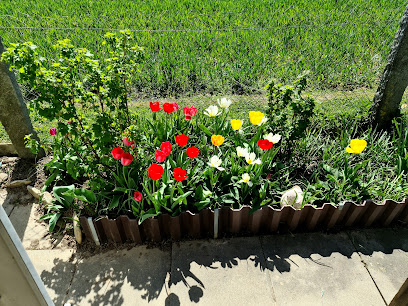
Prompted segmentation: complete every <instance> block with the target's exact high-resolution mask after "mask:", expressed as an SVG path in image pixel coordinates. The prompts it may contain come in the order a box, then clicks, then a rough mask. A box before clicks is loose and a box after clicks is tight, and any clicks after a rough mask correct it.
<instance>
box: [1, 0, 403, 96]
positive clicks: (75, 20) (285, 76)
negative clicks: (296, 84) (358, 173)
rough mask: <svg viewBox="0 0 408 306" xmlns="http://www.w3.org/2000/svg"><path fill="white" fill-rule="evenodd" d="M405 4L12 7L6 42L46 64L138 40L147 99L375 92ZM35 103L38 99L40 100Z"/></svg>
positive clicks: (141, 91)
mask: <svg viewBox="0 0 408 306" xmlns="http://www.w3.org/2000/svg"><path fill="white" fill-rule="evenodd" d="M405 5H406V2H405V1H403V0H392V1H378V0H369V1H366V0H364V1H363V0H354V1H345V0H341V1H325V2H324V3H322V1H317V0H311V1H303V0H298V1H289V0H285V1H274V2H271V1H264V0H256V1H252V0H239V1H231V0H229V1H197V0H189V1H181V2H177V1H173V0H164V1H142V2H140V1H139V2H129V1H119V0H112V1H109V2H106V1H101V0H97V1H91V2H90V1H85V0H78V1H63V2H58V3H57V2H55V1H50V0H42V1H21V0H17V1H10V0H3V1H2V5H1V6H0V28H1V29H2V40H3V42H4V43H5V44H6V45H8V44H9V43H12V42H15V41H19V42H22V41H33V42H35V43H36V44H37V45H38V46H40V47H41V48H42V50H44V54H43V55H44V56H46V57H47V58H53V59H55V58H56V55H57V53H56V52H55V51H54V50H53V48H52V44H53V42H54V41H56V40H62V39H65V38H69V39H70V40H71V42H72V43H73V44H74V45H76V46H83V47H86V48H87V49H89V50H90V52H91V53H93V54H95V55H96V56H100V55H101V54H103V52H100V51H101V48H102V49H103V47H102V45H101V43H102V40H103V39H102V36H103V35H101V33H104V32H106V31H109V29H126V28H128V29H131V30H132V31H135V32H134V34H135V36H136V38H137V42H138V44H139V45H141V46H144V47H145V49H146V50H148V52H147V53H146V59H145V61H144V66H145V67H144V69H143V70H142V71H141V73H140V74H137V75H135V76H134V78H133V80H132V83H133V86H134V88H135V91H136V93H137V94H138V95H144V96H147V97H149V98H150V97H153V96H160V97H163V96H169V95H172V96H178V95H196V94H198V93H202V94H207V93H209V94H248V93H250V94H252V93H258V92H259V90H262V88H263V87H264V86H265V85H266V84H267V83H268V82H269V78H270V77H271V76H274V77H275V78H277V79H279V80H282V81H284V82H290V81H291V80H293V79H295V78H296V76H297V75H299V74H300V73H301V72H303V71H304V70H310V71H311V78H310V81H309V86H310V87H311V88H313V89H315V90H316V89H320V90H322V89H326V90H327V89H333V88H340V89H344V88H348V89H350V88H357V87H358V88H359V87H364V88H365V89H367V88H371V87H372V86H373V85H374V84H375V82H376V80H377V79H378V77H379V75H380V73H381V72H382V69H383V63H384V61H385V60H386V57H387V55H388V52H389V49H390V46H391V43H392V38H393V37H394V34H395V32H396V30H397V28H398V24H399V19H400V17H401V14H402V12H403V10H404V7H405ZM34 95H35V93H34Z"/></svg>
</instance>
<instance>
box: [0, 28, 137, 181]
mask: <svg viewBox="0 0 408 306" xmlns="http://www.w3.org/2000/svg"><path fill="white" fill-rule="evenodd" d="M53 48H54V50H55V52H56V53H57V54H58V56H57V58H56V59H55V60H47V59H45V58H44V57H41V56H40V55H39V53H38V52H37V47H36V46H35V45H34V44H33V43H31V42H27V43H22V44H11V46H10V47H8V48H7V49H6V51H5V52H4V53H3V55H2V60H4V61H6V62H8V63H9V64H10V66H11V68H12V69H15V70H17V71H18V73H19V76H20V80H21V81H22V82H24V83H26V84H28V85H29V86H30V88H32V89H33V90H35V91H36V92H37V93H38V95H37V97H36V98H35V99H34V100H32V101H31V102H30V106H31V107H30V110H32V111H34V112H35V114H34V115H35V116H36V115H37V114H38V115H39V116H41V117H42V118H43V119H46V120H50V121H55V122H56V129H57V131H58V134H57V135H56V136H55V137H54V139H53V140H52V141H51V143H48V144H41V145H40V146H43V147H44V148H48V149H49V150H50V149H52V152H53V157H54V159H53V161H52V162H51V163H49V164H48V167H49V169H50V170H52V171H57V172H58V173H68V174H69V175H70V176H71V177H72V178H73V179H75V180H77V179H79V178H81V177H88V178H93V177H95V176H98V175H99V176H100V175H102V173H103V172H106V171H108V170H109V169H111V166H112V165H111V163H110V162H109V160H107V159H106V158H104V156H106V155H107V154H109V152H110V150H111V147H112V144H113V143H114V142H115V141H116V139H117V138H119V137H120V136H121V134H122V132H123V131H124V130H125V129H126V127H127V126H128V125H130V121H131V115H130V113H129V109H128V100H129V91H130V90H131V87H130V86H131V84H130V83H131V78H132V77H133V76H134V75H135V74H137V73H139V72H140V64H141V63H142V60H143V56H142V54H143V49H142V48H141V47H139V46H137V45H136V44H135V42H134V40H133V38H132V36H131V35H130V32H129V31H128V30H127V31H121V32H120V33H119V34H115V33H107V34H106V35H105V40H104V42H103V54H104V60H102V61H100V60H97V59H95V58H94V56H93V54H92V53H91V52H90V51H89V50H87V49H84V48H75V47H74V46H73V44H72V43H71V42H70V40H68V39H64V40H60V41H58V42H57V44H55V45H54V46H53ZM54 127H55V126H54ZM27 142H28V144H29V146H30V147H31V148H32V149H33V150H34V151H35V150H38V149H39V145H38V144H36V143H34V142H33V140H32V139H31V138H28V139H27Z"/></svg>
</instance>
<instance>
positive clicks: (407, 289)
mask: <svg viewBox="0 0 408 306" xmlns="http://www.w3.org/2000/svg"><path fill="white" fill-rule="evenodd" d="M400 305H408V278H407V279H406V280H405V283H404V284H403V285H402V286H401V288H400V290H399V291H398V292H397V294H396V295H395V296H394V298H393V299H392V301H391V303H390V306H400Z"/></svg>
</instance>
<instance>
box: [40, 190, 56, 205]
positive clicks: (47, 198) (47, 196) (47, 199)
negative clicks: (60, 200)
mask: <svg viewBox="0 0 408 306" xmlns="http://www.w3.org/2000/svg"><path fill="white" fill-rule="evenodd" d="M52 202H54V198H53V197H52V195H51V193H49V192H48V191H46V192H44V193H43V194H42V198H41V203H42V204H44V205H46V206H47V205H50V204H52Z"/></svg>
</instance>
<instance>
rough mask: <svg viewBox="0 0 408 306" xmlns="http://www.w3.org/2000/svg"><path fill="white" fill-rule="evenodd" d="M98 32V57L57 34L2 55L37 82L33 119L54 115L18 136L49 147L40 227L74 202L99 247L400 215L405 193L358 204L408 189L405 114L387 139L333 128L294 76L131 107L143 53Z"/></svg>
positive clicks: (349, 127) (355, 127) (121, 38)
mask: <svg viewBox="0 0 408 306" xmlns="http://www.w3.org/2000/svg"><path fill="white" fill-rule="evenodd" d="M105 38H106V41H105V44H104V45H103V46H104V47H102V48H101V52H103V51H105V54H103V55H104V56H101V58H104V59H103V60H98V59H96V58H95V56H94V55H93V54H92V53H91V52H89V51H88V50H86V49H83V48H75V47H74V46H73V45H71V43H70V41H69V40H63V41H59V42H58V43H57V44H56V45H55V49H56V51H57V52H59V54H60V56H59V59H58V61H56V62H49V61H47V60H45V59H44V58H42V57H40V56H39V54H38V53H37V51H36V46H34V45H33V44H31V43H25V44H15V45H12V47H10V48H8V49H7V51H6V52H4V54H3V59H4V60H6V61H8V62H9V63H10V64H11V66H12V67H13V68H16V69H17V70H18V71H19V73H20V79H21V80H22V81H25V82H27V83H28V85H29V86H31V87H32V88H33V89H35V90H36V91H37V93H38V95H37V98H36V99H35V100H33V101H31V102H30V110H31V111H32V112H33V114H34V115H35V116H40V117H41V118H45V119H48V120H51V121H53V122H57V123H56V124H57V126H56V127H54V128H52V129H50V135H49V139H48V140H45V141H43V142H41V143H38V142H36V141H35V140H34V139H31V138H30V137H27V144H28V145H29V146H30V148H31V149H32V150H33V151H34V152H38V150H39V148H40V147H42V148H44V149H45V150H46V151H47V152H48V153H50V154H52V155H53V159H52V160H51V161H50V162H49V163H48V165H47V167H48V170H49V175H50V177H49V179H48V180H47V182H46V183H45V186H44V189H47V188H48V189H51V187H52V186H53V188H52V191H53V195H54V197H55V200H54V202H53V203H52V204H47V207H46V209H47V212H48V213H47V214H46V215H45V216H44V217H43V219H46V220H48V222H49V228H50V230H53V229H54V227H55V225H56V223H57V221H58V220H59V219H60V218H66V219H67V220H68V219H70V218H72V210H74V211H75V212H76V213H77V214H78V215H81V216H86V218H85V217H81V224H82V226H83V229H84V232H85V234H86V235H87V237H88V238H91V237H92V239H93V240H94V241H98V240H99V241H100V242H101V241H106V240H107V238H109V239H108V240H111V241H115V242H119V241H124V240H126V239H130V240H133V241H138V242H140V241H142V240H143V239H149V240H154V241H158V240H160V239H161V238H169V237H171V238H174V239H179V238H181V237H183V236H185V235H187V236H193V237H199V236H201V235H204V236H205V235H207V234H209V236H217V235H221V234H222V233H225V232H232V233H235V232H239V231H250V232H253V233H256V232H258V231H261V232H274V231H277V230H278V228H279V225H280V224H286V225H287V226H288V227H289V228H290V229H291V230H295V229H297V228H298V227H306V228H307V229H313V228H315V227H325V228H330V227H332V226H334V225H344V226H350V225H355V224H359V222H361V224H363V225H365V226H369V225H370V224H375V223H378V224H383V225H387V224H389V223H390V222H392V221H394V220H397V219H398V218H401V220H406V212H407V210H406V208H405V207H406V201H404V202H394V201H391V200H386V201H385V202H384V204H381V205H376V204H373V202H371V201H370V200H375V201H377V202H382V201H384V200H385V199H388V198H394V199H401V198H403V197H405V196H406V194H407V193H408V183H407V180H406V173H407V172H408V154H407V153H406V152H407V150H408V129H407V128H406V127H407V122H406V120H400V121H396V122H395V127H394V130H393V131H392V134H387V132H384V133H378V132H376V131H374V130H372V129H364V128H359V122H357V121H356V122H354V123H352V124H350V123H349V121H350V120H346V121H347V122H345V123H342V125H341V128H338V124H339V120H340V119H338V121H336V122H335V124H334V126H335V128H331V127H330V124H328V123H327V122H326V121H325V120H326V119H327V118H326V117H319V115H318V113H317V111H316V108H315V106H316V105H315V101H314V100H313V99H312V98H311V97H308V96H307V95H305V94H304V90H305V88H306V75H302V76H300V77H299V78H298V79H297V80H295V81H294V82H293V84H292V85H290V86H289V85H282V84H279V83H278V82H276V81H270V83H269V84H268V86H267V92H268V102H269V103H268V106H267V107H266V106H265V107H264V108H263V109H257V108H256V107H257V105H251V106H250V108H249V107H247V105H244V106H245V107H247V108H248V109H245V110H242V109H239V107H243V105H242V104H241V105H238V103H234V102H233V101H232V100H230V99H227V98H221V99H217V104H215V103H214V104H213V105H209V106H208V105H206V106H205V107H203V108H199V107H196V106H194V105H191V104H188V105H187V104H186V105H184V106H183V107H180V106H179V104H178V103H176V102H165V103H159V102H150V103H149V104H148V106H149V107H148V108H147V109H145V110H142V109H141V107H135V108H131V107H130V106H129V105H131V103H132V102H133V101H131V99H130V98H129V93H130V91H131V90H132V81H133V80H134V77H135V75H137V73H138V71H140V69H141V67H142V66H141V65H140V64H141V63H142V61H143V48H141V47H139V46H137V45H136V44H135V43H134V41H133V38H132V37H131V35H130V32H129V31H123V32H121V33H119V34H114V33H108V34H106V35H105ZM214 102H215V101H214ZM261 110H262V111H261ZM316 118H317V119H316ZM312 120H315V121H314V126H312V125H311V122H312ZM344 201H346V202H345V204H344V205H341V204H340V205H332V204H324V203H328V202H329V203H336V204H338V203H344ZM347 201H353V202H356V203H362V202H363V201H365V202H364V204H362V205H357V204H350V202H347ZM279 207H280V208H279ZM69 214H70V215H69ZM104 215H107V216H110V217H112V218H113V219H108V218H101V219H100V220H99V216H104ZM89 218H91V219H89ZM92 218H94V219H92ZM170 225H171V226H170ZM206 233H207V234H206Z"/></svg>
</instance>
